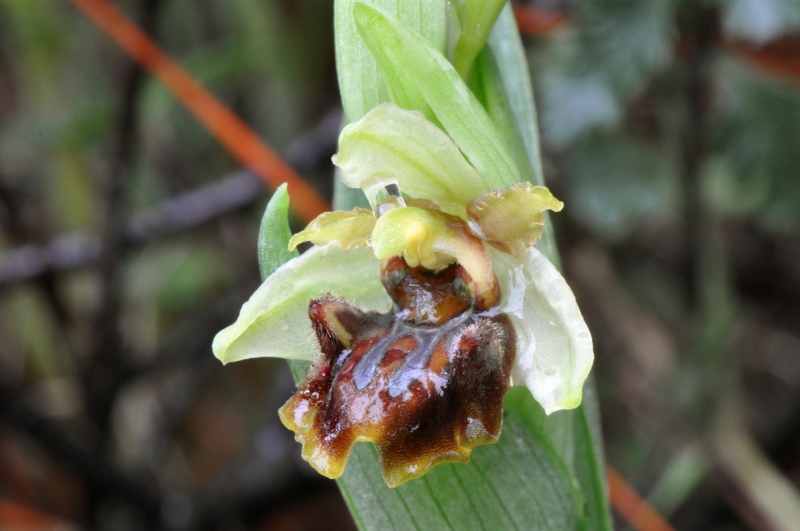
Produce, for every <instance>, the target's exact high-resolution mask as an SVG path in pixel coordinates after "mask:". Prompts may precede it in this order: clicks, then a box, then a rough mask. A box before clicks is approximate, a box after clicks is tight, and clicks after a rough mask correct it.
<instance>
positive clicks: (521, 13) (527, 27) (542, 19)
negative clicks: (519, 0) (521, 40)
mask: <svg viewBox="0 0 800 531" xmlns="http://www.w3.org/2000/svg"><path fill="white" fill-rule="evenodd" d="M514 17H515V18H516V19H517V26H518V27H519V32H520V33H522V34H523V35H531V36H534V37H547V36H549V35H551V34H552V33H553V32H554V31H556V30H557V29H558V28H560V27H561V26H563V25H564V23H565V22H566V21H567V15H566V14H564V13H556V12H552V11H545V10H544V9H537V8H535V7H531V6H526V5H521V4H514Z"/></svg>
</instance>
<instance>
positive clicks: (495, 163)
mask: <svg viewBox="0 0 800 531" xmlns="http://www.w3.org/2000/svg"><path fill="white" fill-rule="evenodd" d="M353 15H354V17H355V20H356V26H357V27H358V30H359V33H360V34H361V36H362V37H363V38H364V42H365V43H366V44H367V47H368V48H369V50H370V51H371V52H372V53H373V54H374V55H375V58H376V59H377V61H378V66H379V67H380V69H381V72H382V73H383V74H384V79H385V80H386V82H387V83H388V84H397V85H398V86H397V87H395V86H392V88H391V90H390V92H391V93H392V94H393V95H395V94H417V93H418V94H421V96H422V98H423V99H424V100H425V105H424V106H423V107H424V108H420V107H419V106H418V104H417V102H416V100H415V99H413V98H412V99H407V100H401V99H393V101H394V103H396V104H397V105H398V106H400V107H403V108H405V109H411V110H414V109H416V110H422V111H423V112H425V111H427V109H428V108H430V111H431V112H432V113H433V114H434V115H435V117H436V120H437V121H438V122H439V123H440V124H441V125H442V129H443V130H444V132H445V133H447V134H448V135H449V136H450V138H452V139H453V142H455V144H456V145H457V146H458V148H459V149H460V150H461V152H462V153H463V154H464V156H465V157H466V158H467V160H468V161H469V163H470V164H471V165H472V166H473V167H474V168H475V169H476V170H477V172H478V174H479V175H481V177H482V178H483V180H484V182H485V183H486V187H487V188H502V187H503V186H506V185H508V184H511V183H514V182H520V181H522V180H523V179H522V177H521V175H520V172H519V168H517V165H516V162H515V161H514V158H513V156H512V155H511V153H510V152H509V150H508V148H507V147H506V145H505V143H504V142H503V140H502V138H501V137H500V135H499V133H498V132H497V130H496V129H495V127H494V125H493V124H492V121H491V118H489V115H488V114H487V113H486V110H485V109H484V108H483V106H482V105H481V104H480V102H479V101H478V100H477V99H476V98H475V96H474V95H473V94H472V92H471V91H470V90H469V88H468V87H467V86H466V85H465V84H464V82H463V81H462V80H461V77H460V76H459V75H458V73H457V72H456V71H455V69H454V68H453V65H451V64H450V62H449V61H448V60H447V59H446V58H445V57H444V55H442V53H441V52H440V51H439V50H437V49H436V48H434V47H433V46H431V45H430V44H429V43H428V42H427V41H426V40H425V39H424V38H422V37H421V36H419V35H418V34H416V33H414V32H413V31H411V30H409V28H408V27H406V26H405V25H403V24H402V23H400V22H398V21H397V20H395V19H394V18H391V16H387V15H386V14H385V13H382V12H380V11H378V10H376V9H373V8H371V7H369V6H367V5H365V4H363V3H356V4H355V6H354V7H353ZM400 84H402V86H400ZM456 183H457V181H456Z"/></svg>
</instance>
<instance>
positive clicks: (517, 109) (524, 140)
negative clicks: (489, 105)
mask: <svg viewBox="0 0 800 531" xmlns="http://www.w3.org/2000/svg"><path fill="white" fill-rule="evenodd" d="M486 53H487V54H488V55H489V56H490V57H491V59H492V66H493V67H494V70H493V77H492V83H493V84H494V85H495V86H496V87H497V89H496V90H497V91H498V92H500V93H501V94H503V96H505V100H506V105H505V107H506V109H508V112H509V113H510V117H509V121H510V122H511V123H512V124H513V125H514V132H516V134H517V136H518V139H519V142H520V143H521V144H522V147H523V149H524V150H525V157H526V159H527V161H528V165H529V166H530V169H531V172H532V173H533V177H532V178H531V179H530V180H531V182H532V183H533V184H535V185H537V186H544V172H543V171H542V158H541V153H540V149H539V128H538V126H537V122H536V120H537V118H536V106H535V105H534V103H533V101H534V100H533V87H532V86H531V75H530V72H529V71H528V59H527V55H526V54H525V49H524V48H523V46H522V39H521V38H520V36H519V31H518V30H517V22H516V20H515V19H514V10H513V9H512V8H511V4H510V3H509V4H507V5H506V6H505V8H504V9H503V11H501V12H500V16H499V17H497V22H495V24H494V27H493V28H492V31H491V33H489V38H488V39H487V41H486ZM495 124H497V122H496V121H495ZM504 138H505V137H504ZM509 145H511V144H509ZM520 165H521V166H522V164H520Z"/></svg>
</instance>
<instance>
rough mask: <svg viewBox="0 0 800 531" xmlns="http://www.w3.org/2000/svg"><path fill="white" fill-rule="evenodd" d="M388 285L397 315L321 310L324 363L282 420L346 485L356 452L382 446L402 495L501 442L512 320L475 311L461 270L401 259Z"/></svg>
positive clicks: (320, 301) (390, 479)
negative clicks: (442, 467)
mask: <svg viewBox="0 0 800 531" xmlns="http://www.w3.org/2000/svg"><path fill="white" fill-rule="evenodd" d="M382 278H383V283H384V285H385V287H386V288H387V291H388V292H389V294H390V295H391V296H392V298H393V299H394V301H395V304H396V307H395V310H394V312H393V313H390V314H385V315H384V314H378V313H375V312H363V311H361V310H360V309H358V308H357V307H355V306H353V305H351V304H350V303H348V302H347V301H346V300H344V299H341V298H338V297H333V296H331V295H323V296H321V297H318V298H317V299H314V300H312V301H311V303H310V304H309V317H310V318H311V321H312V323H313V326H314V331H315V332H316V335H317V337H318V339H319V343H320V347H321V350H322V354H321V356H320V358H319V359H318V360H317V362H316V363H315V364H314V365H313V366H312V367H311V369H310V370H309V372H308V375H307V376H306V379H305V381H304V382H303V383H302V384H301V385H300V387H299V389H298V390H297V392H296V393H295V394H294V396H292V397H291V398H290V399H289V401H288V402H287V403H286V404H285V405H284V406H283V407H282V408H281V410H280V415H281V420H282V421H283V423H284V424H285V425H286V427H288V428H289V429H291V430H293V431H294V432H295V439H296V440H297V441H298V442H300V443H302V444H303V457H304V458H305V459H306V460H307V461H309V463H311V465H312V466H313V467H314V468H315V469H317V470H318V471H319V472H320V473H322V474H324V475H326V476H328V477H338V476H340V475H341V474H342V472H343V471H344V467H345V464H346V462H347V458H348V457H349V455H350V451H351V450H352V447H353V444H355V443H356V442H358V441H372V442H374V443H375V445H376V446H377V448H378V454H379V456H380V460H381V465H382V468H383V476H384V479H385V480H386V483H387V484H388V485H389V486H392V487H394V486H397V485H399V484H401V483H403V482H404V481H407V480H409V479H412V478H415V477H419V476H421V475H423V474H425V473H426V472H427V471H428V470H429V469H430V468H431V467H433V466H435V465H437V464H439V463H443V462H448V461H462V462H465V461H468V460H469V456H470V453H471V452H472V449H473V448H474V447H476V446H478V445H480V444H487V443H492V442H495V441H496V440H497V438H498V437H499V435H500V429H501V427H502V422H503V395H504V394H505V392H506V390H507V389H508V387H509V380H510V373H511V368H512V366H513V363H514V344H515V341H514V331H513V328H512V327H511V324H510V322H509V320H508V318H507V317H506V316H505V315H503V314H498V313H491V312H487V311H486V310H487V309H486V308H476V307H475V304H474V303H473V291H472V287H471V279H470V278H469V275H468V274H467V273H466V272H465V271H464V269H463V268H462V267H461V266H460V265H458V264H453V265H451V266H449V267H446V268H444V269H442V270H440V271H431V270H427V269H425V268H422V267H415V268H412V267H408V265H407V264H406V263H405V261H403V259H402V258H392V259H389V260H388V261H387V262H386V263H385V264H384V266H383V269H382Z"/></svg>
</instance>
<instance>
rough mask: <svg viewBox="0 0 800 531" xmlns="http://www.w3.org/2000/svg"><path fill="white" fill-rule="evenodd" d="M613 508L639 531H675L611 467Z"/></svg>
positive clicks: (608, 473)
mask: <svg viewBox="0 0 800 531" xmlns="http://www.w3.org/2000/svg"><path fill="white" fill-rule="evenodd" d="M606 474H607V476H608V491H609V494H610V497H611V506H612V507H613V508H614V509H615V510H616V511H617V512H618V513H619V514H620V516H622V517H624V518H625V519H626V520H628V522H630V524H631V525H632V526H633V527H635V528H636V529H638V530H639V531H675V530H674V529H673V528H672V526H671V525H669V524H668V523H667V521H666V520H664V518H663V517H662V516H661V515H660V514H658V513H657V512H656V511H655V510H654V509H653V508H652V507H650V505H649V504H648V503H647V502H646V501H644V500H643V499H642V498H641V497H639V495H638V494H636V491H635V490H633V488H631V486H630V485H628V483H627V482H626V481H625V480H624V479H623V478H622V476H620V475H619V474H617V471H616V470H614V469H613V468H611V467H610V466H609V467H608V468H606Z"/></svg>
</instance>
